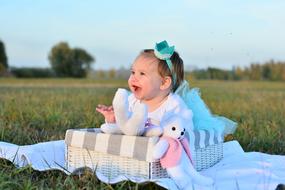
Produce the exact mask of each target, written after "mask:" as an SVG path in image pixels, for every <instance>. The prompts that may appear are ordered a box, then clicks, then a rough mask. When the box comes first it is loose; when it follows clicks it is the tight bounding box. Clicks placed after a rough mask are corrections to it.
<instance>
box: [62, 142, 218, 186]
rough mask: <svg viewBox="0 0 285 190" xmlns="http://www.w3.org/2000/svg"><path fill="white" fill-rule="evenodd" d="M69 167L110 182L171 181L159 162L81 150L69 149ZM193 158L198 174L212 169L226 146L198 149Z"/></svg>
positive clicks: (73, 147)
mask: <svg viewBox="0 0 285 190" xmlns="http://www.w3.org/2000/svg"><path fill="white" fill-rule="evenodd" d="M65 155H66V167H67V169H68V171H70V172H78V171H80V170H78V169H81V168H89V169H91V170H92V171H96V172H99V173H100V174H102V175H104V176H105V177H107V178H108V179H109V180H110V181H111V180H112V179H114V178H116V177H118V176H125V177H126V178H132V179H136V178H138V179H140V180H141V179H144V180H153V179H158V178H165V177H168V175H167V173H166V170H165V169H163V168H162V167H161V165H160V163H159V162H158V161H153V162H149V161H141V160H137V159H135V158H130V157H126V156H119V155H112V154H109V153H104V152H100V151H95V150H90V149H86V148H82V147H76V146H70V145H69V144H67V146H66V154H65ZM192 156H193V161H194V163H195V168H196V170H197V171H201V170H203V169H206V168H209V167H211V166H213V165H214V164H216V163H217V162H219V161H220V160H221V159H222V157H223V143H222V142H219V143H217V144H213V145H209V146H206V147H204V148H198V149H197V148H196V150H195V153H194V155H192Z"/></svg>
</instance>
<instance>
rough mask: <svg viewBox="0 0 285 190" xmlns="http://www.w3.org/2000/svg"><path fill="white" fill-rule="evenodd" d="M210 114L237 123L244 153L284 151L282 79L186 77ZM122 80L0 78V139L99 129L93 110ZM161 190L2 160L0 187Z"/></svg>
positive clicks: (32, 139)
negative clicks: (210, 111)
mask: <svg viewBox="0 0 285 190" xmlns="http://www.w3.org/2000/svg"><path fill="white" fill-rule="evenodd" d="M190 85H191V87H198V88H200V89H201V95H202V97H203V99H204V100H205V102H206V103H207V105H208V106H209V108H210V109H211V110H212V112H213V113H214V114H217V115H223V116H226V117H228V118H230V119H232V120H234V121H236V122H237V123H238V129H237V131H236V133H235V134H234V138H235V139H236V140H238V141H239V143H240V144H241V145H242V147H243V148H244V150H245V151H262V152H266V153H271V154H285V140H284V139H285V109H284V108H285V83H282V82H248V81H241V82H224V81H190ZM118 87H125V88H127V83H126V81H125V80H114V81H107V80H104V81H98V80H87V79H83V80H80V79H77V80H76V79H38V80H35V79H21V80H19V79H0V141H6V142H10V143H15V144H19V145H26V144H33V143H38V142H44V141H50V140H59V139H64V135H65V131H66V130H67V129H69V128H93V127H99V126H100V124H101V123H102V122H103V118H102V116H101V115H99V114H98V113H97V112H96V110H95V108H96V105H97V104H98V103H103V104H111V101H112V98H113V95H114V93H115V91H116V88H118ZM33 188H34V189H145V188H149V189H150V188H151V189H160V188H159V187H158V186H156V185H155V184H142V185H138V184H134V183H130V182H122V183H119V184H116V185H112V186H111V185H106V184H104V183H100V182H99V181H98V180H97V179H96V177H94V175H92V174H90V173H86V174H84V175H81V176H66V175H65V174H64V173H62V172H60V171H48V172H37V171H33V170H32V169H31V168H29V167H27V168H23V169H16V168H15V167H14V166H13V165H12V164H11V163H9V162H7V161H5V160H0V189H33Z"/></svg>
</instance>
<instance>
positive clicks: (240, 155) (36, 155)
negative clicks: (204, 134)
mask: <svg viewBox="0 0 285 190" xmlns="http://www.w3.org/2000/svg"><path fill="white" fill-rule="evenodd" d="M64 152H65V144H64V141H63V140H60V141H50V142H44V143H38V144H33V145H26V146H18V145H15V144H10V143H6V142H0V158H4V159H7V160H10V161H11V162H13V163H14V164H15V165H16V166H17V167H24V166H27V165H30V166H31V167H32V168H34V169H35V170H39V171H45V170H53V169H58V170H61V171H63V172H65V173H66V174H70V173H69V172H68V171H67V170H66V168H65V156H64V154H65V153H64ZM201 173H202V174H203V175H205V176H209V177H212V178H213V179H214V181H215V185H214V186H213V187H202V186H195V189H196V190H198V189H203V190H204V189H205V190H208V189H209V190H210V189H215V190H224V189H225V190H229V189H231V190H233V189H237V190H247V189H248V190H271V189H272V190H274V189H275V188H276V186H277V185H278V184H280V183H285V156H281V155H269V154H264V153H260V152H244V151H243V149H242V148H241V146H240V145H239V143H238V142H237V141H231V142H227V143H224V158H223V159H222V160H221V161H220V162H219V163H218V164H216V165H215V166H213V167H211V168H209V169H207V170H203V171H202V172H201ZM97 177H98V178H99V179H100V180H102V181H103V182H110V181H108V179H106V178H105V177H104V176H102V175H100V173H97ZM122 180H126V178H125V177H124V176H121V177H119V178H116V179H115V180H114V181H111V183H116V182H119V181H122ZM129 180H132V179H129ZM135 182H143V181H137V179H136V181H135ZM155 183H156V184H158V185H160V186H162V187H165V188H167V189H171V190H172V189H177V188H176V186H175V184H174V182H173V181H172V180H171V179H160V180H157V181H155Z"/></svg>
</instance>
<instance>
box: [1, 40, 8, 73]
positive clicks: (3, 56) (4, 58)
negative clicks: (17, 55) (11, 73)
mask: <svg viewBox="0 0 285 190" xmlns="http://www.w3.org/2000/svg"><path fill="white" fill-rule="evenodd" d="M7 69H8V59H7V55H6V51H5V45H4V43H3V42H2V41H1V40H0V74H1V73H5V71H6V70H7Z"/></svg>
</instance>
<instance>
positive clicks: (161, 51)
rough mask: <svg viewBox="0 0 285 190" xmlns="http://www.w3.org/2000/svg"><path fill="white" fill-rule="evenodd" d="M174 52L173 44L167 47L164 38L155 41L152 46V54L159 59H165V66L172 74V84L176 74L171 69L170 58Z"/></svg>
mask: <svg viewBox="0 0 285 190" xmlns="http://www.w3.org/2000/svg"><path fill="white" fill-rule="evenodd" d="M173 53H174V46H171V47H169V45H168V43H167V41H166V40H164V41H162V42H159V43H156V44H155V47H154V55H155V56H156V57H157V58H158V59H161V60H164V61H166V63H167V66H168V68H169V70H170V72H171V74H172V80H173V86H174V85H175V81H176V75H175V73H174V70H173V65H172V62H171V60H170V58H171V56H172V55H173Z"/></svg>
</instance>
